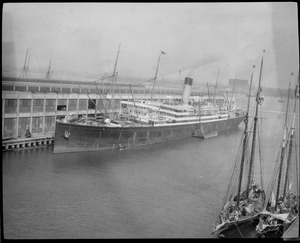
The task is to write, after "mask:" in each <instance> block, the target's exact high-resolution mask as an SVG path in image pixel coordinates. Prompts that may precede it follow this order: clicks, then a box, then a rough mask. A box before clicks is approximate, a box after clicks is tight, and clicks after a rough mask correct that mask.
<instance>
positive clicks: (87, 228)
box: [2, 97, 293, 239]
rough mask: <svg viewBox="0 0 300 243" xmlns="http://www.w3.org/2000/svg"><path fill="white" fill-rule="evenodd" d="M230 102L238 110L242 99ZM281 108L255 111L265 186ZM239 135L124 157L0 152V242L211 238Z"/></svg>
mask: <svg viewBox="0 0 300 243" xmlns="http://www.w3.org/2000/svg"><path fill="white" fill-rule="evenodd" d="M237 101H238V104H240V103H241V102H242V103H244V104H245V102H246V97H240V100H237ZM292 102H293V101H292ZM253 107H254V106H253ZM285 108H286V103H279V102H277V98H272V97H266V99H265V102H264V104H263V105H262V106H261V110H263V111H264V112H260V117H261V118H263V119H260V121H261V126H260V129H262V130H263V133H262V135H261V139H262V144H261V146H262V147H263V159H264V172H265V180H266V183H267V179H268V178H269V177H270V173H271V172H272V169H273V166H274V163H275V162H274V160H275V159H276V154H277V153H278V148H279V144H280V139H281V135H282V127H281V125H282V123H283V119H284V113H282V112H281V111H284V110H285ZM242 133H243V124H241V126H240V128H239V129H238V130H237V131H233V132H229V133H225V134H221V135H219V136H217V137H214V138H210V139H206V140H200V139H197V138H187V139H182V140H178V141H175V142H170V143H165V144H156V145H153V146H149V147H140V148H135V149H131V150H122V151H119V150H115V151H97V152H80V153H68V154H53V153H52V151H53V147H43V148H39V149H35V150H23V151H14V152H5V153H3V154H2V160H3V161H2V169H3V223H4V237H5V238H9V239H21V238H22V239H23V238H25V239H64V238H67V239H74V238H75V239H82V238H89V239H91V238H92V239H93V238H164V237H167V238H210V237H211V236H210V232H211V230H212V229H213V224H214V223H215V221H216V219H217V215H218V213H219V211H220V207H221V205H222V200H223V197H224V194H225V191H226V188H227V184H228V182H229V177H230V175H231V171H232V167H233V164H234V162H235V160H236V156H237V151H238V148H239V146H240V143H241V137H242Z"/></svg>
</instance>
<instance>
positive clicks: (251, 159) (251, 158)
mask: <svg viewBox="0 0 300 243" xmlns="http://www.w3.org/2000/svg"><path fill="white" fill-rule="evenodd" d="M263 53H265V50H263ZM263 62H264V57H263V56H262V58H261V63H260V72H259V82H258V90H257V93H256V108H255V116H254V126H253V137H252V147H251V155H250V164H249V175H248V181H247V189H246V190H247V194H246V195H247V197H248V195H249V187H250V182H251V177H252V171H253V160H254V155H255V142H256V141H255V140H256V129H257V119H258V105H260V104H261V102H262V100H261V75H262V69H263Z"/></svg>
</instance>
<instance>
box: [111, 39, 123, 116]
mask: <svg viewBox="0 0 300 243" xmlns="http://www.w3.org/2000/svg"><path fill="white" fill-rule="evenodd" d="M120 47H121V43H120V44H119V48H118V53H117V57H116V61H115V66H114V71H113V74H112V86H111V87H112V88H111V89H110V93H111V96H112V99H111V102H110V103H109V104H110V108H111V109H112V112H113V110H114V104H115V98H114V97H115V96H114V93H115V86H116V80H117V76H118V72H117V64H118V59H119V53H120Z"/></svg>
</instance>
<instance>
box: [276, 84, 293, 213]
mask: <svg viewBox="0 0 300 243" xmlns="http://www.w3.org/2000/svg"><path fill="white" fill-rule="evenodd" d="M290 91H291V82H290V83H289V90H288V100H287V105H286V111H285V119H284V128H283V138H282V147H281V153H280V164H279V174H278V183H277V190H276V197H275V210H276V209H277V204H278V199H279V192H280V182H281V173H282V165H283V160H284V156H285V151H286V145H287V139H286V136H287V133H288V124H287V115H288V108H289V100H290Z"/></svg>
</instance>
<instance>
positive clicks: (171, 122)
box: [53, 51, 245, 153]
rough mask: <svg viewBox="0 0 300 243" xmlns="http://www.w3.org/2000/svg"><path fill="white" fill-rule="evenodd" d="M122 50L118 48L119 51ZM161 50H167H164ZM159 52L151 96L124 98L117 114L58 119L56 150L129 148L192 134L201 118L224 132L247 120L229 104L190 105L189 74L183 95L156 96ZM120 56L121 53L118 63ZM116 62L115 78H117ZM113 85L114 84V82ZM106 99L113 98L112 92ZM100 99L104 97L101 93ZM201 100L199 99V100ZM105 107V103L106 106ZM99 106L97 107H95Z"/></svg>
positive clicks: (208, 127) (207, 126)
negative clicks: (220, 106) (223, 106)
mask: <svg viewBox="0 0 300 243" xmlns="http://www.w3.org/2000/svg"><path fill="white" fill-rule="evenodd" d="M118 54H119V51H118ZM161 54H165V53H164V52H162V51H161V53H160V55H161ZM160 55H159V58H158V63H157V68H156V73H155V76H154V79H153V87H152V91H151V96H150V100H148V99H142V100H136V99H134V97H133V94H132V91H131V86H130V91H131V94H132V100H122V101H121V102H120V106H121V107H120V111H119V112H118V114H107V113H106V111H104V114H103V116H102V117H101V119H92V118H88V117H82V118H78V117H76V115H74V114H73V115H72V114H70V115H68V116H66V117H65V119H64V120H62V121H56V126H55V143H54V150H53V152H54V153H65V152H78V151H91V150H108V149H124V148H126V149H128V148H132V147H136V146H146V145H150V144H155V143H162V142H167V141H171V140H176V139H181V138H186V137H190V136H192V134H194V133H195V132H196V131H197V130H198V128H199V123H200V122H201V127H202V128H203V129H204V130H207V131H217V132H223V131H228V130H231V129H237V127H238V125H239V124H240V123H241V122H242V121H243V120H244V118H245V114H244V111H243V110H242V109H241V108H238V107H235V108H233V107H229V109H228V110H227V111H224V110H223V111H220V110H218V109H215V108H213V109H210V110H205V109H203V110H201V112H200V111H197V110H198V109H197V106H195V105H190V104H189V99H190V93H191V89H192V83H193V79H192V78H190V77H186V78H185V80H184V89H183V93H182V99H181V100H180V101H179V100H178V99H164V100H163V101H159V100H155V99H154V97H153V90H154V85H155V82H156V79H157V72H158V67H159V61H160ZM117 60H118V55H117V59H116V63H117ZM116 63H115V67H114V72H113V75H112V79H113V80H114V81H115V79H116V75H117V72H116ZM111 87H114V85H113V84H112V85H111ZM105 97H106V98H105V99H104V101H105V102H106V101H107V100H110V101H113V92H112V95H111V96H110V97H109V98H108V96H107V95H106V96H105ZM100 100H103V99H101V97H100ZM199 102H200V101H199ZM104 107H105V106H104ZM96 109H97V107H96Z"/></svg>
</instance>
